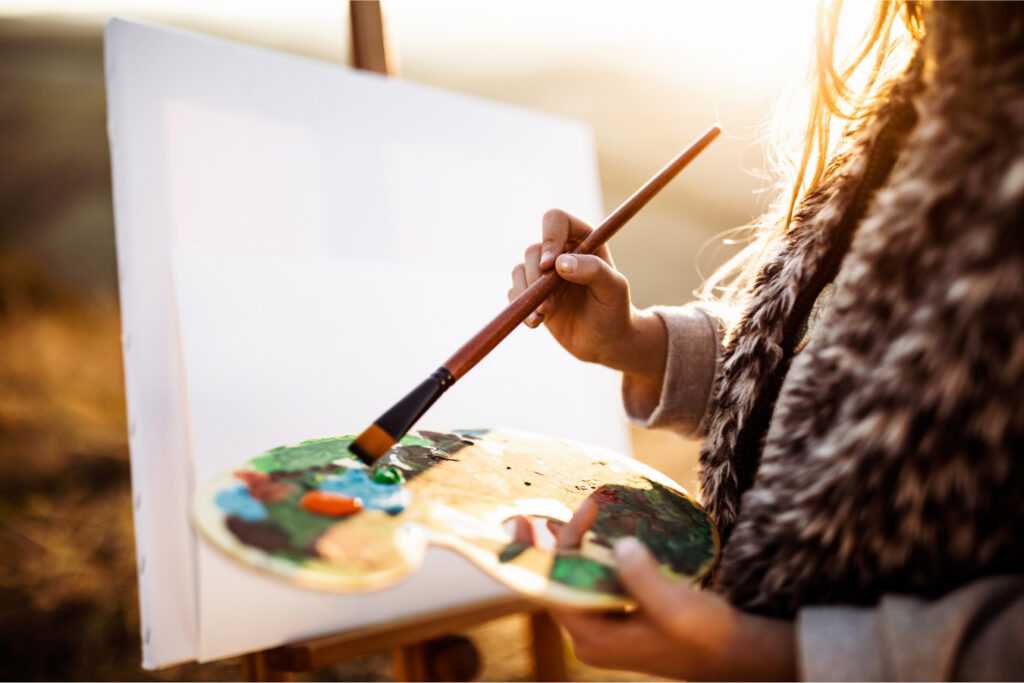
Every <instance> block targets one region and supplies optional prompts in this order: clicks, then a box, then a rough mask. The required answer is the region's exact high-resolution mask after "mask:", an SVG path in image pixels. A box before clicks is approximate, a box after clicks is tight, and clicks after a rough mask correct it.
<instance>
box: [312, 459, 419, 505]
mask: <svg viewBox="0 0 1024 683" xmlns="http://www.w3.org/2000/svg"><path fill="white" fill-rule="evenodd" d="M319 488H320V490H321V491H331V492H333V493H340V494H342V495H345V496H349V497H350V498H361V499H362V500H363V509H364V510H383V511H384V512H387V513H389V514H392V515H394V514H398V513H399V512H401V511H402V510H404V509H405V507H406V506H407V505H408V504H409V500H410V498H412V495H411V494H410V493H409V492H408V491H406V490H405V488H404V487H403V486H402V485H401V484H378V483H376V482H373V481H371V480H370V477H369V476H368V475H367V474H366V472H365V471H364V470H347V471H346V472H345V474H342V475H340V476H337V475H332V476H328V477H324V480H323V481H322V482H320V486H319Z"/></svg>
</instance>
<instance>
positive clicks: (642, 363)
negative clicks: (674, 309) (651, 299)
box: [598, 308, 668, 384]
mask: <svg viewBox="0 0 1024 683" xmlns="http://www.w3.org/2000/svg"><path fill="white" fill-rule="evenodd" d="M629 318H630V320H629V327H628V330H627V332H625V333H624V334H623V335H622V336H621V337H620V341H619V342H618V343H617V344H614V345H611V346H610V347H609V348H608V351H607V353H606V355H605V356H604V357H603V358H601V359H599V361H598V362H599V363H601V364H602V365H605V366H607V367H609V368H612V369H613V370H618V371H620V372H622V373H623V374H627V375H634V376H636V377H638V378H641V379H645V380H651V381H656V382H658V383H659V384H660V382H661V378H662V376H663V375H664V374H665V354H666V349H667V345H668V331H667V330H666V329H665V323H664V321H662V319H661V317H660V316H658V315H657V314H655V313H654V312H652V311H646V310H644V311H641V310H637V309H635V308H632V309H631V310H630V316H629Z"/></svg>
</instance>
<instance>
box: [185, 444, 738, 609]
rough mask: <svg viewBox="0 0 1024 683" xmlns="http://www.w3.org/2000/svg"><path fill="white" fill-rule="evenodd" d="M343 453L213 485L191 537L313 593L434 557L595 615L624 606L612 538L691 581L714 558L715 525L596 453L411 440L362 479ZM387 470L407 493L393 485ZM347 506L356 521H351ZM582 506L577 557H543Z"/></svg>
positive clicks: (377, 580) (250, 470) (290, 453)
mask: <svg viewBox="0 0 1024 683" xmlns="http://www.w3.org/2000/svg"><path fill="white" fill-rule="evenodd" d="M352 439H353V437H351V436H346V437H337V438H328V439H316V440H312V441H306V442H303V443H301V444H298V445H296V446H290V447H280V448H275V449H273V450H270V451H267V452H266V453H263V454H261V455H259V456H257V457H255V458H253V459H251V460H249V461H248V462H246V463H244V464H242V465H240V466H239V467H238V468H236V469H235V470H233V471H231V472H225V473H223V474H221V475H219V476H217V477H215V478H214V479H213V480H211V481H210V482H208V483H207V484H206V485H205V486H204V487H202V489H201V490H200V491H199V492H198V493H197V494H196V497H195V499H194V501H193V512H194V515H195V519H196V522H197V523H198V526H199V528H200V529H201V530H202V531H203V533H204V534H205V535H206V536H207V538H209V539H210V540H211V541H212V542H213V543H214V545H216V546H217V547H219V548H221V549H222V550H223V551H225V552H227V553H228V554H229V555H231V556H232V557H234V558H236V559H239V560H241V561H242V562H244V563H246V564H247V565H250V566H253V567H257V568H260V569H263V570H269V571H270V572H273V573H274V574H277V575H279V576H280V577H281V578H283V579H285V580H287V581H290V582H293V583H296V584H300V585H303V586H308V587H312V588H318V589H326V590H338V591H363V590H369V589H374V588H381V587H384V586H388V585H390V584H393V583H395V582H397V581H399V580H401V579H402V577H404V576H406V575H407V574H409V573H410V572H413V571H415V570H416V568H417V567H419V566H420V564H421V563H422V561H423V556H424V551H425V550H426V547H427V545H428V544H432V545H437V546H443V547H447V548H451V549H453V550H455V551H457V552H459V553H461V554H462V555H463V556H465V557H466V558H468V559H469V560H471V561H472V562H473V563H474V564H476V565H477V566H478V567H480V568H481V569H482V570H483V571H485V572H487V573H488V574H490V575H491V576H493V577H494V578H496V579H497V580H499V581H501V582H502V583H504V584H506V585H507V586H509V587H511V588H513V589H514V590H516V591H519V592H520V593H523V594H525V595H527V596H529V597H531V598H535V599H537V600H539V601H542V602H548V603H552V604H557V605H561V606H571V607H579V608H593V609H622V608H629V607H631V606H632V604H633V603H632V601H631V600H630V599H629V598H628V597H627V596H626V594H625V593H624V592H623V590H622V589H621V587H620V585H619V583H618V580H617V577H616V572H615V568H614V561H613V559H612V555H611V551H610V548H611V545H612V544H613V543H614V541H615V540H616V539H618V538H620V537H622V536H627V535H632V536H637V537H639V538H640V539H641V540H642V541H644V542H645V543H646V544H647V546H648V547H649V548H650V549H651V551H652V553H653V554H654V555H655V557H656V558H657V559H658V560H659V561H660V562H661V564H662V566H663V568H664V569H665V571H667V572H671V573H673V574H675V575H678V576H680V577H681V578H684V579H687V580H690V581H695V580H697V579H698V578H700V577H701V576H703V575H704V574H705V573H706V572H707V571H708V570H709V569H710V567H711V565H712V564H713V562H714V560H715V558H716V557H717V554H718V548H719V541H718V533H717V530H716V529H715V526H714V524H713V523H712V522H711V520H710V518H709V517H708V516H707V514H706V513H705V512H704V511H703V510H702V509H701V508H700V507H699V506H698V505H697V503H696V502H694V500H693V499H692V498H691V497H690V496H689V495H688V494H687V493H686V492H685V491H684V490H683V489H682V488H680V487H679V486H678V485H677V484H675V483H674V482H672V481H671V480H669V479H668V478H667V477H665V476H664V475H662V474H660V473H659V472H657V471H655V470H653V469H651V468H650V467H647V466H645V465H643V464H642V463H639V462H637V461H635V460H632V459H630V458H627V457H624V456H622V455H618V454H616V453H612V452H610V451H607V450H604V449H600V448H595V447H593V446H586V445H583V444H580V443H575V442H571V441H563V440H557V439H552V438H547V437H542V436H535V435H531V434H525V433H521V432H514V431H509V430H503V429H496V430H490V431H488V430H467V431H453V432H451V433H437V432H430V431H415V432H410V434H409V435H407V436H406V437H405V438H403V439H402V441H401V443H400V444H399V445H397V446H395V447H394V448H392V449H391V450H390V451H389V452H388V453H387V454H386V455H385V456H384V457H382V458H380V459H379V460H378V461H377V462H376V463H375V464H374V466H373V468H372V470H367V468H366V467H365V466H364V465H362V464H361V463H360V462H359V461H358V460H357V459H356V458H355V456H354V455H352V454H351V453H350V452H349V450H348V444H349V443H351V441H352ZM395 470H397V471H398V472H400V473H401V474H402V478H403V479H404V480H405V481H404V484H400V483H390V482H394V480H395V477H396V472H395ZM356 494H358V495H356ZM346 495H347V496H348V497H346ZM355 497H358V498H360V503H361V504H362V510H361V511H359V512H355V513H354V514H348V513H350V512H351V508H352V506H353V503H351V502H348V503H346V501H350V500H351V498H355ZM588 497H591V498H592V499H593V500H594V501H595V502H596V503H597V508H598V512H597V518H596V520H595V522H594V524H593V525H592V526H591V528H590V530H589V531H588V532H586V534H585V536H584V539H583V543H582V545H581V547H580V548H579V549H575V550H558V551H555V550H554V549H552V547H551V546H550V544H545V543H544V542H543V541H542V540H541V537H542V536H543V526H544V525H543V524H541V523H538V522H539V521H543V520H544V518H549V519H553V520H557V521H560V522H566V521H568V520H569V518H570V517H571V516H572V513H573V511H574V510H575V509H576V508H577V507H579V505H580V503H582V502H583V501H584V499H586V498H588ZM358 504H359V503H356V504H355V505H358ZM517 515H525V516H529V517H531V518H532V519H533V521H534V524H533V527H534V528H538V529H540V532H541V533H538V534H537V536H536V537H537V539H538V541H537V543H536V544H535V545H527V544H525V543H523V542H521V541H522V537H521V534H520V535H519V537H518V538H514V536H513V531H512V529H513V528H514V527H515V523H514V519H513V518H515V517H516V516H517ZM556 523H557V522H556ZM521 526H522V523H520V527H521ZM517 540H518V541H519V542H517Z"/></svg>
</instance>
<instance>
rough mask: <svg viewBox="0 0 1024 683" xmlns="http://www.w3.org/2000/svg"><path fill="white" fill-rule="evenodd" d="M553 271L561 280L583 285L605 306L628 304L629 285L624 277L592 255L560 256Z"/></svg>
mask: <svg viewBox="0 0 1024 683" xmlns="http://www.w3.org/2000/svg"><path fill="white" fill-rule="evenodd" d="M555 269H556V270H557V271H558V274H559V275H560V276H561V277H562V279H563V280H567V281H569V282H574V283H576V284H578V285H585V286H586V287H587V288H589V289H590V291H591V293H592V294H593V296H594V298H595V299H597V300H598V301H599V302H600V303H602V304H604V305H606V306H619V305H623V304H627V303H628V302H629V283H627V282H626V278H625V276H623V275H622V273H620V272H619V271H617V270H615V269H614V268H612V267H611V266H610V265H608V263H607V262H606V261H604V260H603V259H601V258H600V257H598V256H594V255H592V254H562V255H560V256H559V257H558V258H557V259H556V260H555Z"/></svg>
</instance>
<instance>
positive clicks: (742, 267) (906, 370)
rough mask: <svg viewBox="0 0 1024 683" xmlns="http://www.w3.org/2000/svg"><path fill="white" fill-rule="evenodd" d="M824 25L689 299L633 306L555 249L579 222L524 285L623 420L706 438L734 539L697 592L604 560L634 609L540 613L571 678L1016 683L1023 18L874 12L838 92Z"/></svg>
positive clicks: (1023, 316) (544, 245)
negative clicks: (737, 218) (620, 406)
mask: <svg viewBox="0 0 1024 683" xmlns="http://www.w3.org/2000/svg"><path fill="white" fill-rule="evenodd" d="M838 13H839V5H838V4H831V5H828V6H824V7H823V8H821V9H820V10H819V27H818V35H817V40H816V58H815V63H814V64H813V68H812V69H811V72H812V76H813V78H812V79H811V80H812V89H813V93H814V94H813V97H812V106H811V114H810V117H809V124H808V126H807V130H806V134H805V136H804V142H803V149H802V154H800V155H799V157H798V158H799V163H797V164H796V168H795V171H794V173H793V174H792V176H791V178H790V180H791V184H790V189H789V191H788V192H787V193H786V195H785V196H784V197H783V199H782V201H781V202H780V206H781V208H780V209H779V210H778V211H777V212H776V213H775V215H773V216H768V217H766V218H765V219H763V220H762V221H761V222H760V223H759V224H758V226H757V232H756V236H755V237H756V239H754V240H753V241H752V243H751V244H750V245H749V246H748V248H747V249H746V250H745V251H744V252H743V253H741V254H740V256H739V257H737V259H734V260H733V261H732V262H730V263H729V264H727V265H726V266H725V268H724V269H723V270H722V271H720V272H719V273H718V274H716V275H715V276H714V277H713V278H712V279H711V281H710V282H709V283H708V284H707V286H706V287H705V291H704V297H703V300H702V301H700V302H696V303H694V304H690V305H688V306H684V307H680V308H669V307H656V308H652V309H649V310H642V311H641V310H636V309H635V308H634V307H633V306H632V305H631V303H630V297H629V288H628V284H627V282H626V279H625V278H624V277H623V276H622V275H621V274H620V273H618V272H617V271H616V270H615V269H614V266H613V264H612V259H611V255H610V253H609V251H608V249H607V248H602V249H601V250H600V251H599V252H597V253H596V254H595V255H593V256H587V255H579V256H572V255H569V254H565V253H562V252H564V251H565V250H566V245H567V244H569V243H571V242H573V241H577V240H579V239H581V238H582V237H584V236H585V235H586V234H587V233H588V232H589V231H590V227H589V226H588V225H586V224H585V223H583V222H582V221H580V220H579V219H577V218H575V217H573V216H571V215H569V214H567V213H565V212H562V211H557V210H553V211H550V212H548V213H547V214H546V215H545V216H544V220H543V226H542V233H543V241H542V242H541V243H539V244H536V245H533V246H531V247H529V248H528V249H527V250H526V256H525V260H524V262H523V263H522V264H520V265H518V266H517V267H516V268H515V270H514V271H513V274H512V279H513V287H512V289H511V290H510V292H509V297H510V298H515V297H516V296H518V294H519V293H520V292H522V291H523V290H524V289H525V288H526V287H527V286H528V285H529V284H530V283H531V282H533V281H534V280H535V279H536V278H537V277H538V276H539V275H540V274H541V273H542V272H544V271H545V270H547V269H550V268H554V269H555V270H556V271H557V272H558V274H559V275H560V276H561V277H562V278H564V279H565V280H567V281H568V282H570V283H572V284H571V285H570V286H569V287H567V288H566V289H565V290H563V292H562V293H561V294H560V295H559V296H558V297H557V298H552V299H549V300H547V301H545V302H544V303H543V304H541V306H540V307H539V308H538V309H537V311H536V312H535V313H534V314H533V315H531V317H530V318H529V319H528V320H527V325H529V326H530V327H536V326H538V325H539V324H541V322H543V323H544V324H545V325H546V326H547V328H548V330H549V331H550V333H551V334H552V335H553V336H554V337H555V339H556V340H558V342H559V343H561V345H562V346H564V347H565V348H566V349H567V350H568V351H570V352H571V353H572V354H574V355H575V356H576V357H577V358H580V359H581V360H584V361H591V362H597V363H602V364H604V365H606V366H608V367H611V368H613V369H616V370H619V371H621V372H622V373H623V376H624V378H623V396H624V401H625V405H626V410H627V413H628V414H629V415H630V417H631V418H632V419H633V420H634V421H636V422H637V423H639V424H640V425H643V426H645V427H658V428H669V429H674V430H676V431H678V432H680V433H683V434H688V435H702V436H703V437H704V445H703V450H702V452H701V457H700V462H701V474H700V482H701V488H702V492H701V500H702V503H703V504H704V506H705V507H706V508H707V510H708V511H709V513H710V514H711V515H712V517H713V518H714V520H715V522H716V524H717V525H718V528H719V530H720V533H721V537H722V540H723V548H722V555H721V559H720V562H719V563H718V565H717V567H716V568H715V570H714V572H713V574H712V576H711V578H710V580H709V582H708V590H703V591H701V590H698V589H696V588H692V587H690V586H688V585H684V584H681V583H678V582H675V581H673V580H672V579H669V578H667V577H665V576H663V575H662V574H661V573H660V572H659V571H658V569H657V566H656V565H655V564H654V562H653V561H652V559H651V557H650V555H649V554H648V552H647V551H646V549H645V548H644V547H643V545H642V544H640V543H639V542H638V541H637V540H636V539H623V540H622V541H620V542H619V543H618V544H617V546H616V548H615V554H616V560H617V563H618V567H619V571H620V575H621V579H622V581H623V584H624V585H625V586H626V588H627V589H628V590H629V592H630V593H631V594H632V595H633V596H634V597H635V598H636V600H637V601H638V602H639V604H640V609H639V610H638V611H637V612H636V613H634V614H631V615H629V616H626V617H621V615H620V616H618V617H611V616H604V615H595V614H590V613H580V612H572V611H559V612H556V613H555V615H556V618H558V619H559V620H560V622H561V623H562V624H563V625H564V627H565V628H566V629H567V630H568V632H569V634H570V635H571V636H572V639H573V641H574V645H575V649H576V652H577V654H578V655H579V656H580V658H581V659H582V660H583V661H586V662H589V663H592V664H595V665H598V666H604V667H609V668H617V669H630V670H636V671H644V672H649V673H654V674H659V675H664V676H670V677H675V678H686V679H730V678H740V679H792V678H796V677H804V678H808V679H849V680H870V679H888V680H898V679H905V678H914V679H954V678H957V679H964V678H966V679H972V678H973V679H978V678H980V679H990V680H998V679H1016V680H1020V679H1022V678H1024V533H1020V531H1019V530H1020V529H1024V471H1022V458H1024V401H1022V400H1021V391H1022V388H1024V4H1018V3H981V2H979V3H954V2H936V3H923V2H909V1H907V2H893V3H889V2H885V3H881V4H879V5H878V7H877V9H876V12H875V17H874V20H873V26H872V28H871V30H870V31H869V32H868V33H867V34H866V36H865V40H864V41H863V43H862V45H861V46H860V48H859V50H858V51H857V53H856V54H855V59H854V60H853V62H852V63H851V64H852V65H851V67H850V68H847V69H839V68H837V67H836V66H834V60H833V55H832V52H833V45H834V43H835V33H836V26H837V21H838ZM904 28H905V29H906V33H905V35H906V41H907V47H908V48H909V49H908V50H907V51H906V52H905V54H906V57H904V58H902V59H901V57H900V54H901V53H900V52H899V51H898V50H896V49H894V44H895V36H896V35H897V33H899V32H900V31H902V30H903V29H904ZM856 64H864V65H867V66H869V68H868V69H867V71H868V72H869V74H868V77H867V78H866V79H865V85H864V86H863V87H862V88H860V89H857V88H854V87H853V86H851V85H850V78H851V75H852V74H853V73H854V70H853V65H856ZM840 121H845V122H846V123H845V132H844V133H843V135H842V136H841V137H840V138H839V139H838V141H837V142H835V143H834V144H830V138H831V136H830V126H833V125H834V126H838V125H839V122H840Z"/></svg>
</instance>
